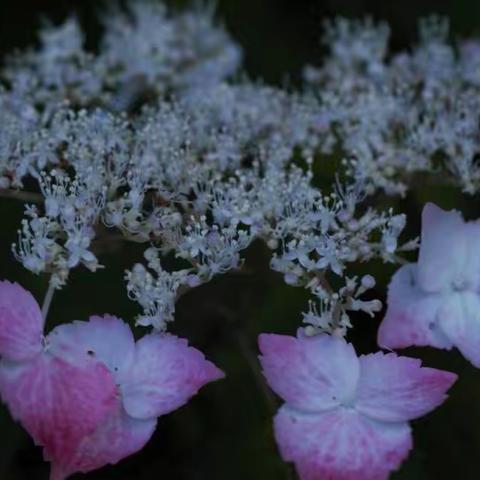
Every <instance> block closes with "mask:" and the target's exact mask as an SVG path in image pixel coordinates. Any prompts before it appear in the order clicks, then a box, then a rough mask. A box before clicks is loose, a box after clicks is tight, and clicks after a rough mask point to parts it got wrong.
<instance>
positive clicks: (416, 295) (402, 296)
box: [378, 264, 452, 349]
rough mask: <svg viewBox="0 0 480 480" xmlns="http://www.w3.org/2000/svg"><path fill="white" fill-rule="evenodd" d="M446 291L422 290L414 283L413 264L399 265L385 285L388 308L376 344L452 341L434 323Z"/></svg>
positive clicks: (446, 345)
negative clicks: (386, 286)
mask: <svg viewBox="0 0 480 480" xmlns="http://www.w3.org/2000/svg"><path fill="white" fill-rule="evenodd" d="M447 295H448V294H440V293H438V294H433V293H431V294H429V293H426V292H424V291H422V290H421V289H420V288H419V285H418V283H417V265H415V264H409V265H404V266H403V267H401V268H399V269H398V271H397V272H395V274H394V275H393V277H392V281H391V282H390V285H389V287H388V299H387V304H388V308H387V312H386V314H385V318H384V319H383V321H382V323H381V324H380V327H379V329H378V344H379V346H380V347H382V348H387V349H389V348H404V347H408V346H410V345H419V346H425V345H431V346H432V347H437V348H451V347H452V342H451V341H450V340H449V339H448V338H447V337H446V336H445V334H444V332H443V331H442V330H441V329H440V328H439V326H438V319H439V313H438V312H439V310H440V308H441V306H442V304H443V303H444V302H445V299H446V298H447Z"/></svg>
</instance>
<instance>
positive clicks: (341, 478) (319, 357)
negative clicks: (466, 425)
mask: <svg viewBox="0 0 480 480" xmlns="http://www.w3.org/2000/svg"><path fill="white" fill-rule="evenodd" d="M259 345H260V350H261V352H262V356H261V357H260V361H261V363H262V366H263V371H264V374H265V377H266V378H267V381H268V383H269V384H270V386H271V387H272V388H273V390H274V391H275V392H276V393H277V394H278V395H280V397H282V398H283V399H284V400H285V402H286V403H285V404H284V405H283V406H282V407H281V408H280V410H279V411H278V413H277V415H276V417H275V420H274V427H275V437H276V440H277V443H278V445H279V448H280V452H281V454H282V457H283V458H284V459H285V460H287V461H292V462H294V463H295V465H296V468H297V470H298V473H299V475H300V478H301V479H302V480H385V479H386V478H388V475H389V473H390V472H391V471H393V470H396V469H397V468H398V467H399V466H400V464H401V463H402V461H403V460H404V459H405V458H406V456H407V455H408V452H409V451H410V449H411V447H412V437H411V432H410V426H409V424H408V421H409V420H412V419H414V418H417V417H420V416H422V415H424V414H426V413H427V412H429V411H431V410H433V409H434V408H435V407H437V406H438V405H440V404H441V403H442V402H443V401H444V399H445V398H446V395H445V392H446V391H447V390H448V388H450V386H451V385H452V384H453V383H454V381H455V380H456V375H455V374H453V373H449V372H444V371H441V370H435V369H432V368H424V367H421V362H420V361H419V360H416V359H413V358H408V357H398V356H397V355H396V354H394V353H388V354H384V353H382V352H378V353H375V354H371V355H365V356H364V355H362V356H360V357H357V355H356V353H355V350H354V348H353V347H352V345H350V344H348V343H347V342H346V341H345V340H344V339H341V338H337V337H334V336H329V335H326V334H323V335H318V336H314V337H306V336H304V335H303V333H302V332H301V333H299V335H298V337H292V336H287V335H274V334H262V335H260V338H259Z"/></svg>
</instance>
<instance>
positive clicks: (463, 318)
mask: <svg viewBox="0 0 480 480" xmlns="http://www.w3.org/2000/svg"><path fill="white" fill-rule="evenodd" d="M439 318H440V320H439V328H440V329H441V330H442V331H443V332H444V333H445V335H446V336H447V337H448V339H449V340H450V341H451V342H452V343H453V344H454V345H455V346H456V347H457V348H458V349H459V350H460V352H461V353H462V355H463V356H464V357H465V358H467V359H468V360H470V362H472V364H473V365H475V367H477V368H480V296H479V295H478V294H476V293H473V292H463V293H462V292H458V293H454V294H452V295H450V296H449V298H448V301H446V302H444V304H443V305H442V308H441V309H440V311H439Z"/></svg>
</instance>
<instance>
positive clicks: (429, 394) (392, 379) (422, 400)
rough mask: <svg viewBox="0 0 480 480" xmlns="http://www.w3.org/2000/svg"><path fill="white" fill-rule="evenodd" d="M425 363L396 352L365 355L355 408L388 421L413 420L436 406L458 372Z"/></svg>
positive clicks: (443, 397) (361, 359)
mask: <svg viewBox="0 0 480 480" xmlns="http://www.w3.org/2000/svg"><path fill="white" fill-rule="evenodd" d="M421 364H422V363H421V361H420V360H418V359H416V358H408V357H399V356H397V355H396V354H395V353H388V354H384V353H383V352H377V353H374V354H370V355H366V356H361V357H360V380H359V382H358V390H357V399H356V402H355V408H356V409H357V410H358V411H359V412H361V413H364V414H365V415H367V416H369V417H370V418H374V419H375V420H381V421H385V422H402V421H408V420H413V419H414V418H418V417H421V416H422V415H425V414H426V413H428V412H430V411H431V410H433V409H435V408H436V407H438V406H439V405H440V404H441V403H442V402H443V401H444V400H445V399H446V398H447V395H446V392H447V390H448V389H449V388H450V387H451V386H452V385H453V383H454V382H455V381H456V379H457V375H455V374H454V373H450V372H445V371H443V370H437V369H434V368H426V367H422V366H421Z"/></svg>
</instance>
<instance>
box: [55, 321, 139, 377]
mask: <svg viewBox="0 0 480 480" xmlns="http://www.w3.org/2000/svg"><path fill="white" fill-rule="evenodd" d="M48 345H49V351H50V352H51V353H52V354H54V355H56V356H58V357H61V358H63V359H65V360H68V361H70V362H73V363H78V362H79V361H84V360H85V359H88V358H89V357H90V358H93V359H96V360H98V361H99V362H102V363H103V364H105V365H106V366H107V368H108V369H109V370H110V372H112V374H113V375H114V377H115V379H116V381H117V383H119V382H121V381H122V378H123V376H124V375H125V374H127V372H128V371H129V369H130V367H131V365H132V363H133V361H134V356H135V339H134V338H133V334H132V331H131V329H130V327H129V326H128V325H127V324H126V323H125V322H124V321H123V320H120V319H119V318H116V317H113V316H110V315H105V316H104V317H99V316H93V317H91V318H90V320H89V321H88V322H80V321H77V322H73V323H70V324H65V325H60V326H58V327H56V328H55V329H54V330H53V331H52V332H51V333H50V335H49V336H48Z"/></svg>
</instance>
